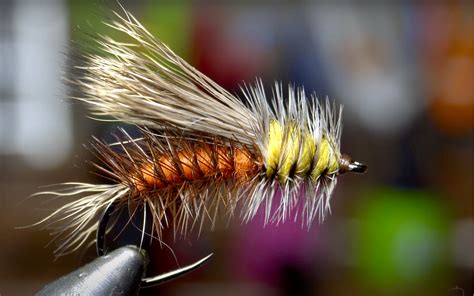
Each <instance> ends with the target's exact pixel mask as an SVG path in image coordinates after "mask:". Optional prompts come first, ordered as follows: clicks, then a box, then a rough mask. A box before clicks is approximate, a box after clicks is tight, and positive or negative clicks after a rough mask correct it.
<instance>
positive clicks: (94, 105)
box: [38, 10, 366, 254]
mask: <svg viewBox="0 0 474 296" xmlns="http://www.w3.org/2000/svg"><path fill="white" fill-rule="evenodd" d="M108 25H109V26H110V27H112V28H114V29H116V30H118V31H119V32H122V33H124V34H125V35H127V36H128V38H129V39H131V40H133V41H132V42H129V43H121V42H118V41H115V40H113V39H112V38H110V37H107V36H99V37H97V39H96V42H97V44H98V46H99V47H100V49H101V50H102V51H103V52H104V53H105V55H99V54H89V55H87V56H86V65H85V66H82V67H80V68H81V69H82V70H83V72H84V74H83V76H81V77H79V78H78V79H77V80H76V81H74V83H75V84H77V85H79V86H80V87H81V88H82V90H83V93H84V96H83V97H79V98H76V99H78V100H81V101H83V102H85V104H86V105H87V106H88V107H89V108H90V109H91V112H92V114H93V115H94V116H96V117H97V118H98V119H106V120H110V118H112V119H114V120H116V121H121V122H125V123H129V124H132V125H135V126H137V127H138V128H139V129H140V131H141V132H142V137H140V138H138V139H133V138H132V137H130V136H129V135H128V134H127V133H126V132H125V131H123V130H121V135H120V136H119V137H117V143H114V144H107V143H103V142H101V141H99V140H96V139H95V140H94V141H93V142H92V146H93V148H94V151H95V153H96V154H97V156H98V159H99V161H98V162H96V163H95V166H96V167H97V169H98V170H99V172H100V173H101V174H102V175H104V176H105V177H106V178H108V179H111V180H112V181H113V182H114V183H115V184H111V185H94V184H83V183H67V184H65V185H64V186H65V189H62V190H58V191H55V192H43V194H53V195H60V196H62V195H65V196H77V197H78V200H76V201H73V202H71V203H69V204H66V205H64V206H63V207H61V208H59V209H58V210H56V211H54V212H53V213H52V214H51V215H50V216H48V217H47V218H45V219H44V220H42V221H40V222H39V223H38V224H41V225H43V226H44V227H46V228H50V229H54V231H53V233H54V234H55V235H56V236H57V237H58V238H62V239H63V241H62V243H61V244H60V247H59V249H58V254H61V253H64V252H67V251H71V250H75V249H77V248H79V247H80V246H81V245H82V244H83V243H84V242H86V241H87V239H88V238H89V237H90V235H91V234H92V233H93V232H94V231H95V230H96V228H97V223H96V222H97V220H98V219H99V216H100V215H101V213H102V211H103V210H104V209H106V208H107V207H108V206H110V205H111V204H112V203H118V204H119V205H122V206H126V207H128V209H129V211H130V214H131V215H133V213H135V212H136V209H142V210H143V209H145V210H148V211H150V212H151V213H152V221H153V227H152V229H153V232H154V235H156V236H157V237H158V238H161V233H162V230H163V229H165V228H168V227H172V228H174V229H175V231H177V232H181V233H183V234H186V233H187V232H188V231H189V230H190V229H191V228H193V227H194V226H195V225H199V228H200V229H201V228H202V226H203V225H204V223H205V221H207V220H208V221H210V222H211V224H212V225H213V224H214V223H215V222H216V217H218V216H222V215H223V216H226V215H227V216H234V213H235V211H236V210H237V209H239V211H240V213H241V214H240V216H241V218H242V220H243V221H248V220H250V219H252V218H253V217H254V216H255V215H256V213H257V212H258V210H259V209H260V208H263V209H264V212H265V223H270V222H276V223H278V222H281V221H284V220H286V219H288V218H290V217H291V216H292V215H293V214H294V213H295V210H298V211H300V213H301V214H300V215H299V217H300V218H301V220H302V223H304V224H306V225H307V226H308V227H309V225H310V224H311V222H312V221H313V220H314V219H315V217H319V219H320V221H322V220H323V219H324V218H325V215H326V213H327V212H329V211H330V203H329V202H330V199H331V195H332V192H333V189H334V187H335V185H336V181H337V176H338V175H340V174H342V173H346V172H364V171H365V170H366V167H365V166H364V165H362V164H360V163H358V162H355V161H352V160H351V159H350V158H349V157H348V156H346V155H342V154H341V152H340V138H341V129H342V123H341V112H342V108H337V107H336V106H335V105H333V104H330V103H329V101H328V100H326V101H325V102H324V103H320V102H319V101H318V100H317V98H316V97H315V96H314V95H311V96H307V95H306V94H305V92H304V90H303V89H302V88H298V89H295V88H294V87H292V86H289V87H288V90H287V92H286V91H285V92H286V93H285V92H284V90H283V87H282V85H281V84H279V83H275V86H274V88H273V90H272V96H271V98H267V93H266V91H265V89H264V87H263V84H262V82H261V81H259V80H257V82H256V84H255V85H254V86H244V87H242V93H243V96H242V98H241V99H239V98H238V97H236V96H234V95H233V94H231V93H229V92H228V91H226V90H225V89H223V88H222V87H220V86H219V85H218V84H216V83H215V82H213V81H212V80H211V79H210V78H208V77H207V76H205V75H204V74H202V73H201V72H199V71H198V70H196V69H195V68H194V67H192V66H191V65H189V64H188V63H187V62H185V61H184V60H183V59H182V58H180V57H179V56H177V55H176V54H175V53H174V52H173V51H172V50H171V49H169V48H168V47H167V46H166V45H165V44H163V43H162V42H161V41H159V40H158V39H156V38H155V37H153V36H152V35H151V34H150V33H149V32H148V31H147V30H146V29H145V28H144V27H143V26H142V25H141V24H140V23H139V22H138V21H137V20H136V19H135V18H134V17H133V16H132V15H131V14H130V13H129V12H127V11H126V10H124V11H123V15H120V14H118V13H116V21H113V22H111V23H110V24H108ZM40 194H41V193H40Z"/></svg>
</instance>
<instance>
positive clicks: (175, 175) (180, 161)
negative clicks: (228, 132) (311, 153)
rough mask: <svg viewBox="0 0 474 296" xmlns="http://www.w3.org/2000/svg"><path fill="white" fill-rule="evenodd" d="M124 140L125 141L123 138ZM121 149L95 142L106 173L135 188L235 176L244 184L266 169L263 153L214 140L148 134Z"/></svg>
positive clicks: (159, 188)
mask: <svg viewBox="0 0 474 296" xmlns="http://www.w3.org/2000/svg"><path fill="white" fill-rule="evenodd" d="M122 142H123V141H122ZM128 142H129V143H128V144H122V145H121V149H120V150H121V151H117V148H116V147H111V146H108V145H106V144H103V143H101V142H97V143H95V145H94V146H95V150H96V151H97V153H98V155H99V157H100V159H101V162H102V163H101V164H96V166H97V167H99V168H100V169H101V170H102V171H103V172H105V173H106V175H107V177H112V178H113V179H116V181H118V182H120V183H126V184H128V186H129V187H130V188H131V189H132V190H133V191H135V192H137V193H140V192H145V191H155V190H161V189H168V188H173V187H179V186H181V185H182V184H184V183H187V184H191V183H193V182H202V181H210V182H219V181H223V180H229V179H233V180H234V181H235V182H236V183H238V184H242V183H245V181H249V180H251V179H252V178H254V177H255V176H257V175H258V174H260V173H261V172H264V169H263V162H262V157H261V156H260V155H259V154H258V153H256V152H254V151H251V150H250V149H248V148H247V147H246V146H239V147H235V146H233V145H232V144H231V143H225V142H224V141H219V140H213V141H203V140H188V139H185V138H179V137H173V138H172V141H169V140H168V139H166V138H165V139H161V140H158V139H157V138H152V137H145V138H144V139H143V140H140V141H128Z"/></svg>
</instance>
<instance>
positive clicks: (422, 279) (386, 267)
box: [356, 188, 452, 295]
mask: <svg viewBox="0 0 474 296" xmlns="http://www.w3.org/2000/svg"><path fill="white" fill-rule="evenodd" d="M364 197H365V198H364V199H363V200H362V201H361V202H360V204H359V205H358V206H359V208H358V211H357V218H358V221H359V222H360V229H359V233H358V235H357V257H356V258H357V262H358V266H359V268H360V273H359V275H358V276H359V277H360V278H361V280H363V282H365V284H366V285H367V286H370V287H372V288H376V289H377V290H380V291H393V290H394V289H395V290H397V291H399V292H401V293H402V294H403V293H407V291H406V289H408V290H411V289H415V288H422V289H425V290H426V289H427V288H429V289H434V290H436V291H438V289H439V287H442V286H444V285H445V284H446V282H447V281H448V279H449V278H450V277H451V276H452V271H451V270H450V268H449V256H450V248H449V242H450V237H449V234H450V231H451V226H452V225H450V219H449V218H450V213H449V207H448V206H447V204H446V203H444V202H443V201H442V199H440V198H439V196H437V195H435V194H432V193H429V192H423V191H415V190H408V189H406V190H403V189H395V188H380V189H374V190H373V191H371V192H369V193H368V194H366V195H364ZM410 295H412V294H410Z"/></svg>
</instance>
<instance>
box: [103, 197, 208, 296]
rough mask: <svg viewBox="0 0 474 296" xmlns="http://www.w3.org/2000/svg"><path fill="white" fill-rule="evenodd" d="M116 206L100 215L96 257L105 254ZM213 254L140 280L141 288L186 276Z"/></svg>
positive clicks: (109, 206)
mask: <svg viewBox="0 0 474 296" xmlns="http://www.w3.org/2000/svg"><path fill="white" fill-rule="evenodd" d="M117 205H118V202H117V201H114V202H112V203H110V204H109V205H108V206H107V207H106V208H105V210H104V212H103V213H102V216H101V218H100V220H99V223H98V226H97V233H96V251H97V255H98V256H103V255H105V254H106V250H107V246H106V244H105V236H106V233H107V225H108V224H109V220H110V216H111V215H112V213H113V212H114V211H115V209H116V207H117ZM212 255H213V253H211V254H209V255H207V256H206V257H204V258H202V259H201V260H198V261H196V262H195V263H193V264H190V265H188V266H185V267H182V268H178V269H175V270H172V271H170V272H166V273H163V274H160V275H157V276H154V277H147V278H143V279H142V285H141V287H142V288H147V287H152V286H156V285H161V284H163V283H165V282H168V281H171V280H173V279H175V278H178V277H180V276H183V275H185V274H188V273H190V272H192V271H194V270H196V269H198V268H199V267H200V266H201V265H203V264H204V263H206V262H207V261H208V260H209V259H210V258H211V257H212Z"/></svg>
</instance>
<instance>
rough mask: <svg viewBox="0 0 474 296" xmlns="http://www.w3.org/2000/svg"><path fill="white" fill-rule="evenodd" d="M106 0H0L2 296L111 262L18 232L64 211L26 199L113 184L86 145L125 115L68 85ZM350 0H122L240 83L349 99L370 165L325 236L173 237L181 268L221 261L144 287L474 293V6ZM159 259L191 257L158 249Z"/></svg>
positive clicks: (349, 181) (236, 230) (351, 133)
mask: <svg viewBox="0 0 474 296" xmlns="http://www.w3.org/2000/svg"><path fill="white" fill-rule="evenodd" d="M97 2H99V3H100V2H101V1H73V0H71V1H61V0H50V1H47V0H40V1H33V0H30V1H28V0H24V1H15V0H0V237H1V244H0V295H29V294H32V293H34V292H36V291H38V290H39V289H41V287H42V286H43V285H45V284H46V283H48V282H50V281H52V280H54V279H56V278H58V277H59V276H61V275H63V274H65V273H67V272H70V271H72V270H74V269H76V268H77V267H79V266H80V265H82V264H84V263H85V262H88V261H90V260H92V259H93V258H94V256H95V254H94V248H93V247H88V248H84V250H83V251H82V252H76V253H74V254H71V255H68V256H65V257H61V258H59V259H57V260H54V257H53V249H54V245H49V246H47V247H45V246H46V245H47V244H48V242H49V241H50V237H49V236H48V233H47V231H41V230H38V229H37V228H27V229H16V227H19V226H25V225H29V224H32V223H33V222H35V221H38V219H39V218H40V217H44V215H45V213H47V212H48V209H51V207H53V206H52V205H51V204H47V203H44V200H41V199H40V198H28V196H29V195H31V194H32V193H35V192H37V191H39V190H40V188H41V186H44V185H49V184H57V183H61V182H67V181H80V182H95V183H98V182H101V179H100V178H99V177H96V176H95V175H94V174H90V171H91V170H92V168H91V166H89V165H88V164H87V163H86V160H88V159H91V158H92V156H91V155H90V153H89V152H88V150H87V149H84V147H83V145H82V144H84V143H87V142H88V141H89V140H90V139H91V138H90V136H91V135H95V136H97V137H99V138H107V137H109V135H110V133H111V132H112V131H113V130H114V129H115V128H116V127H117V125H111V124H105V123H101V122H97V121H93V120H91V119H89V118H87V117H86V116H87V111H86V110H85V108H84V106H82V105H81V104H79V103H77V102H74V101H71V100H70V99H68V97H69V96H71V95H74V94H77V93H78V91H79V90H77V89H73V88H71V86H67V85H65V84H64V83H63V82H62V78H63V77H72V75H73V74H74V73H73V71H71V70H70V69H71V68H72V66H73V65H74V63H76V62H75V60H74V56H77V54H78V52H79V50H80V48H83V47H84V48H85V47H87V46H90V44H88V42H89V43H90V40H88V39H86V38H84V35H85V34H84V32H88V33H97V32H98V33H102V34H108V33H110V31H108V29H107V28H106V27H105V26H104V25H103V24H101V21H102V20H104V19H106V18H107V17H108V16H109V15H110V13H109V10H110V9H111V8H112V9H118V7H117V5H116V4H115V3H114V1H110V2H112V3H111V4H105V5H104V4H98V3H97ZM334 2H335V3H338V4H330V3H331V2H329V1H323V2H321V3H319V2H318V1H275V2H269V1H254V2H252V1H244V2H243V3H242V4H235V3H234V2H231V1H224V2H222V3H221V4H217V3H218V2H217V1H210V2H200V1H192V2H189V1H178V3H175V4H171V1H151V0H149V1H144V0H142V1H131V0H129V1H125V0H122V1H121V3H122V4H123V5H124V6H125V7H126V8H127V9H128V10H130V11H131V12H132V13H133V14H134V15H135V16H136V17H137V18H138V19H139V20H141V21H142V23H143V24H144V25H145V26H146V27H147V28H149V29H150V31H151V32H152V33H153V34H154V35H156V36H157V37H159V38H161V39H162V40H163V41H165V43H167V44H169V45H170V47H172V48H173V49H174V50H175V51H176V52H177V53H179V54H181V55H182V56H183V57H184V58H185V59H186V60H187V61H189V62H190V63H191V64H192V65H194V66H196V67H197V68H198V69H199V70H201V71H202V72H204V73H205V74H207V75H208V76H209V77H211V78H212V79H214V80H215V81H216V82H218V83H219V84H220V85H222V86H223V87H225V88H226V89H228V90H230V91H232V92H235V93H237V94H238V93H239V88H240V86H242V85H243V83H244V82H246V83H254V82H255V79H256V78H257V77H261V78H262V80H263V81H264V83H265V85H266V86H267V90H268V91H269V90H270V88H271V87H272V85H273V83H274V81H278V82H282V83H283V84H284V85H287V84H289V83H291V84H293V85H296V86H304V87H305V90H306V92H307V93H312V92H315V93H316V94H317V96H318V97H319V98H320V99H324V98H326V96H327V97H329V98H330V99H331V100H334V101H335V102H336V103H337V104H343V105H344V113H343V123H344V131H343V136H342V152H343V153H347V154H350V155H351V156H352V157H353V158H354V159H357V160H359V161H361V162H364V163H367V165H368V166H369V172H368V174H366V175H363V176H360V175H354V176H352V175H350V176H341V177H340V178H339V180H338V185H337V188H336V190H335V194H334V196H333V198H332V214H331V215H330V216H329V217H328V218H327V219H326V221H325V222H324V223H322V224H319V223H318V222H317V221H315V222H314V223H313V225H312V227H311V228H310V229H307V227H302V226H301V223H299V222H294V221H285V222H284V223H280V224H279V225H267V226H265V227H264V226H263V224H264V223H263V220H264V217H263V213H259V214H257V216H256V218H255V219H254V220H252V221H250V222H249V223H246V224H243V223H241V222H240V221H239V219H236V218H234V219H232V220H231V221H230V222H228V221H227V220H224V219H223V220H222V221H221V222H219V223H218V224H217V225H216V227H215V229H214V230H213V231H210V230H209V229H203V230H202V232H201V234H200V235H198V234H197V233H195V234H191V235H189V236H188V237H186V238H177V239H176V241H174V240H173V238H172V235H170V239H169V240H168V241H169V245H170V247H171V249H172V250H173V252H174V253H175V255H176V257H177V259H178V262H179V264H181V265H186V264H188V263H191V262H193V261H195V260H197V259H199V258H200V257H203V256H204V255H207V254H208V253H210V252H214V254H215V255H214V257H213V259H212V260H211V262H209V263H208V264H207V265H206V266H205V267H203V268H202V269H200V270H198V271H196V272H194V273H193V274H191V275H189V276H187V277H184V278H181V279H179V280H176V281H174V282H171V283H167V284H165V285H163V286H160V287H157V288H155V289H147V290H144V291H143V295H153V294H155V293H157V294H160V295H196V294H199V295H201V294H202V295H222V294H225V295H430V296H431V295H473V293H474V291H473V289H474V288H473V287H474V283H473V281H474V276H473V272H474V252H473V250H474V212H473V185H472V184H473V127H474V120H473V111H474V4H472V2H470V1H452V2H450V4H437V5H433V4H430V3H428V1H427V2H423V3H420V4H416V5H410V4H396V3H395V2H393V3H392V2H391V1H385V2H383V3H384V4H382V3H381V4H374V3H375V1H362V3H363V4H360V3H359V4H349V3H346V4H342V1H341V2H340V1H334ZM219 3H220V2H219ZM344 3H345V2H344ZM389 3H391V4H389ZM109 7H111V8H109ZM73 40H74V41H75V42H74V43H73V42H72V41H73ZM81 50H83V49H81ZM150 265H151V266H150V269H151V272H161V271H163V272H164V271H167V270H170V269H174V268H176V267H177V262H176V260H175V259H174V257H173V255H172V252H171V251H170V250H169V249H167V248H163V249H161V248H160V246H159V245H158V244H155V245H153V250H152V262H151V264H150Z"/></svg>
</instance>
